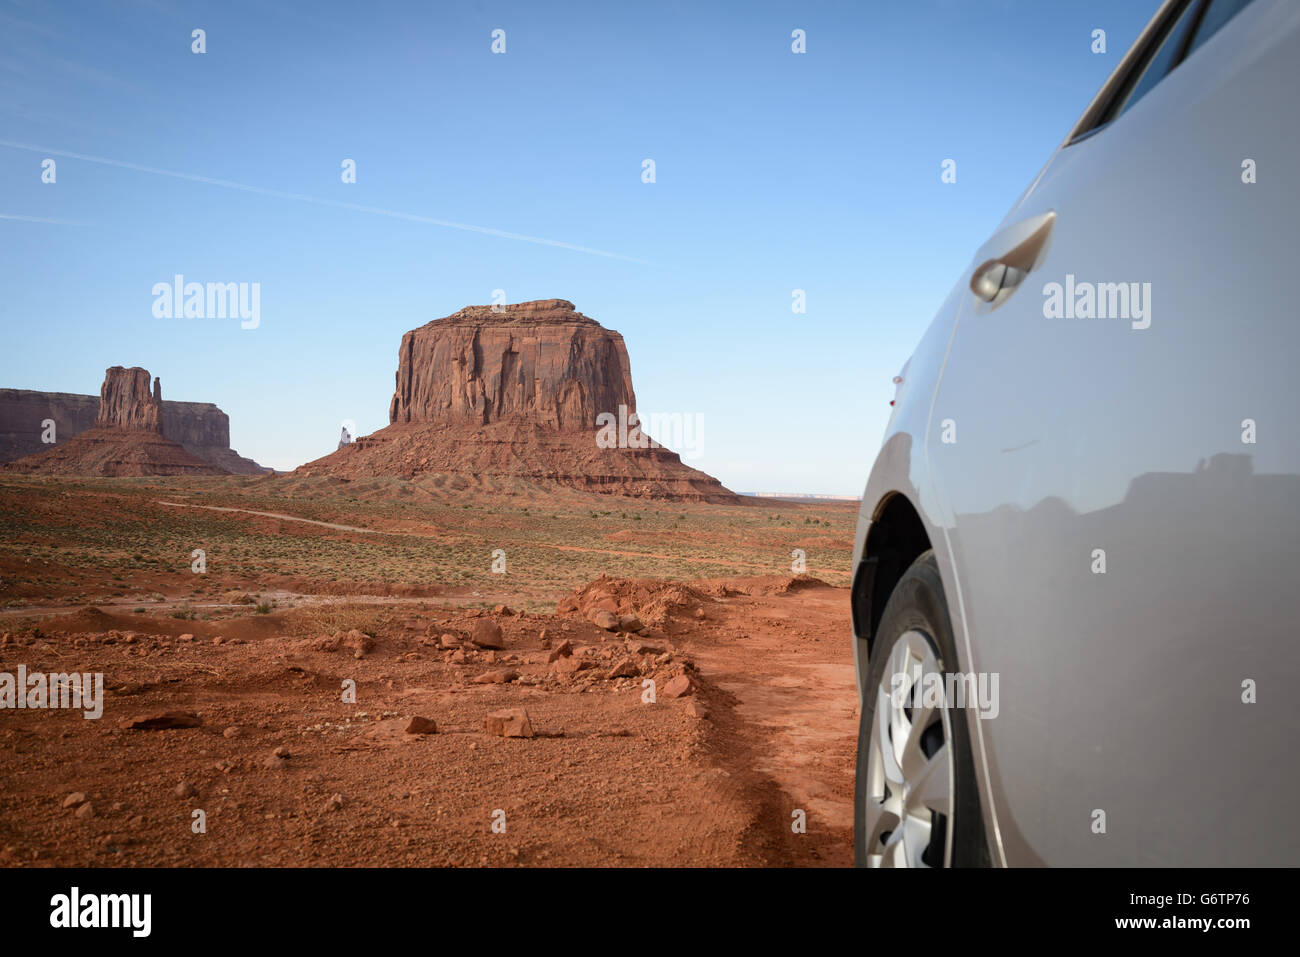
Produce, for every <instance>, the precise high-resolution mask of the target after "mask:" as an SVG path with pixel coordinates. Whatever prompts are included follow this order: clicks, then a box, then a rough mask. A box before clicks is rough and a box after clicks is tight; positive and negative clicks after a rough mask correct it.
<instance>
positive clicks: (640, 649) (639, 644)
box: [627, 638, 666, 657]
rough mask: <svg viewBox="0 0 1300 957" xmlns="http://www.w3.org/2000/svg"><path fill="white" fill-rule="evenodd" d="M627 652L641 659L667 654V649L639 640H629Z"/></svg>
mask: <svg viewBox="0 0 1300 957" xmlns="http://www.w3.org/2000/svg"><path fill="white" fill-rule="evenodd" d="M627 650H628V651H630V652H632V654H634V655H637V656H639V657H645V656H646V655H650V656H656V657H657V656H658V655H662V654H664V653H665V652H666V649H664V648H661V647H660V646H659V645H652V644H650V643H649V642H647V641H642V640H641V639H639V638H629V639H628V641H627Z"/></svg>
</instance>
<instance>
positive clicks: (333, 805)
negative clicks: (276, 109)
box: [324, 794, 343, 814]
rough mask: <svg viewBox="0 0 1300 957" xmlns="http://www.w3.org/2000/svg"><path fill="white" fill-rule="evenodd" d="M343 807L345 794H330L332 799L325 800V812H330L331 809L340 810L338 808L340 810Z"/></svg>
mask: <svg viewBox="0 0 1300 957" xmlns="http://www.w3.org/2000/svg"><path fill="white" fill-rule="evenodd" d="M342 807H343V795H342V794H331V795H330V799H329V800H328V801H326V802H325V808H324V810H325V813H327V814H328V813H329V812H330V811H338V810H340V809H341V808H342Z"/></svg>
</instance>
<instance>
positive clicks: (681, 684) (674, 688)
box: [663, 675, 695, 698]
mask: <svg viewBox="0 0 1300 957" xmlns="http://www.w3.org/2000/svg"><path fill="white" fill-rule="evenodd" d="M694 687H695V686H694V685H692V684H691V679H690V678H689V677H687V676H686V675H677V676H676V677H675V678H671V679H669V681H668V683H667V684H665V685H664V690H663V695H664V697H665V698H682V697H685V696H686V695H688V694H690V693H691V691H693V690H694Z"/></svg>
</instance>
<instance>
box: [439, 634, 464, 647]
mask: <svg viewBox="0 0 1300 957" xmlns="http://www.w3.org/2000/svg"><path fill="white" fill-rule="evenodd" d="M438 645H439V646H440V647H442V648H446V649H447V650H448V651H455V650H456V649H457V648H459V647H460V639H459V638H457V637H456V636H455V635H452V634H447V633H443V634H441V635H439V636H438Z"/></svg>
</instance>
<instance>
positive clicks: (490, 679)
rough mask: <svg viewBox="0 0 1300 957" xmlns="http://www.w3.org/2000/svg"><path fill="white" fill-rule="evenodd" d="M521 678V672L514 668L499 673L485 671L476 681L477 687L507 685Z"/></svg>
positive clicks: (504, 669) (503, 669)
mask: <svg viewBox="0 0 1300 957" xmlns="http://www.w3.org/2000/svg"><path fill="white" fill-rule="evenodd" d="M518 677H519V672H517V671H515V670H514V669H513V668H502V669H501V670H499V671H485V672H484V673H483V674H481V675H479V676H478V677H477V678H475V679H474V684H476V685H505V684H509V683H510V682H512V681H514V680H515V679H516V678H518Z"/></svg>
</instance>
